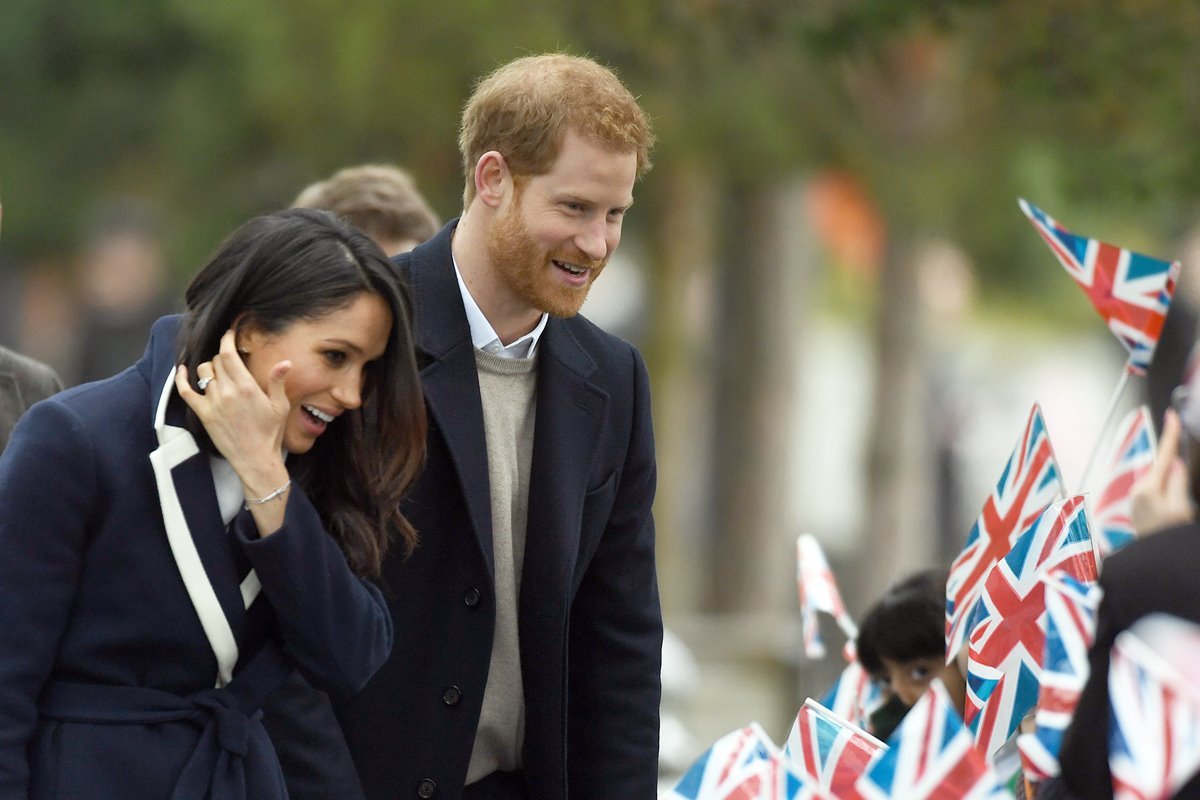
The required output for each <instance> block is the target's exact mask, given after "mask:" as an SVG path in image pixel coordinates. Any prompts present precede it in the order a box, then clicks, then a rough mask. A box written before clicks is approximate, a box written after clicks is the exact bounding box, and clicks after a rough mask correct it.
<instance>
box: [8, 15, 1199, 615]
mask: <svg viewBox="0 0 1200 800" xmlns="http://www.w3.org/2000/svg"><path fill="white" fill-rule="evenodd" d="M1198 31H1200V6H1196V5H1195V4H1189V3H1180V2H1177V0H1062V1H1061V2H1057V3H1052V4H1044V3H1036V2H1033V0H931V2H926V3H910V2H903V0H812V1H811V2H805V3H796V2H794V0H792V1H790V2H789V1H787V0H736V1H735V0H652V1H651V2H645V1H644V0H614V2H612V3H609V4H606V5H597V4H584V3H569V4H565V5H563V4H556V3H550V2H548V1H547V0H525V1H524V2H517V3H509V4H495V3H490V2H485V1H484V0H451V1H450V2H447V3H442V4H428V3H424V4H423V3H402V4H397V3H394V2H386V1H385V0H374V1H369V2H361V3H352V4H341V5H338V4H330V3H327V2H323V1H322V0H293V1H292V2H287V3H284V2H282V0H266V1H265V2H262V3H255V4H245V3H241V2H236V1H235V0H210V2H207V3H195V2H191V1H190V0H119V2H118V0H87V1H86V2H85V1H84V0H8V2H6V4H5V11H4V23H3V24H2V25H0V165H3V174H2V175H0V180H2V181H3V184H2V186H0V188H2V189H3V196H4V198H5V200H6V205H7V210H8V212H9V213H8V215H7V221H8V225H7V226H6V236H5V241H4V249H5V251H6V252H7V253H9V254H11V255H14V256H16V257H17V258H18V259H26V258H30V257H32V256H34V255H38V254H43V253H45V252H49V251H54V250H62V249H63V248H65V247H68V246H69V244H70V241H71V233H72V231H73V230H74V226H75V224H76V222H77V220H78V218H79V216H80V214H81V211H82V209H84V208H85V207H86V206H87V205H89V204H90V202H91V200H92V199H93V198H95V197H96V196H97V195H100V194H103V193H108V192H112V191H119V192H122V193H126V194H142V195H146V196H149V197H150V198H151V199H156V200H159V201H161V202H162V203H163V204H164V205H165V206H166V208H167V209H168V211H169V217H170V219H171V225H170V230H169V233H170V239H171V241H172V242H173V243H174V247H173V254H174V259H173V263H174V265H175V268H176V269H177V270H178V271H179V273H180V274H190V273H191V272H192V271H193V270H194V269H195V267H196V265H197V264H199V262H200V260H201V259H202V258H203V257H204V255H205V253H207V252H208V251H209V250H211V249H212V248H213V246H214V245H215V243H216V241H217V240H218V238H219V237H220V236H221V235H222V234H223V233H224V232H226V231H227V230H229V229H230V228H232V227H233V226H234V225H235V224H236V223H237V222H239V221H240V220H242V219H244V218H245V217H246V216H248V215H250V214H252V213H256V212H258V211H262V210H265V209H268V208H273V207H278V206H281V205H284V204H286V203H287V202H289V201H290V200H291V199H292V197H293V196H294V194H295V192H296V191H297V190H298V189H299V188H300V187H301V186H303V185H304V184H306V183H307V182H309V181H310V180H313V179H315V178H317V177H320V176H322V175H326V174H328V173H330V172H332V171H333V170H334V169H336V168H338V167H341V166H344V165H346V164H349V163H354V162H359V161H366V160H386V161H397V162H400V163H402V164H405V165H407V166H409V167H410V168H412V169H413V170H414V172H415V173H416V175H417V177H418V179H419V181H420V183H421V186H422V188H423V189H424V190H425V191H427V192H428V193H429V195H430V197H431V199H432V200H433V202H434V204H435V206H436V207H437V208H438V209H439V211H440V212H441V213H443V214H444V215H446V216H450V215H452V214H453V213H455V210H456V209H457V208H458V207H459V205H458V204H459V203H460V192H461V187H462V177H461V165H460V164H459V163H458V157H457V153H456V148H455V147H454V133H455V130H456V126H457V117H458V109H459V107H460V104H461V103H462V101H463V100H464V98H465V97H466V96H467V94H468V92H469V89H470V85H471V82H472V81H473V80H474V79H475V78H476V77H477V76H479V75H480V74H482V73H484V72H486V71H487V70H488V69H489V68H491V67H493V66H494V65H497V64H499V63H501V62H503V61H506V60H508V59H510V58H512V57H514V56H516V55H520V54H523V53H526V52H537V51H542V50H551V49H565V50H570V51H574V52H583V53H589V54H591V55H594V56H595V57H597V58H598V59H599V60H601V61H604V62H606V63H610V64H612V65H614V66H615V67H617V68H618V70H619V71H620V72H621V74H622V75H623V76H624V77H625V78H626V79H627V81H628V82H629V84H630V85H631V86H633V87H634V88H635V89H636V90H637V91H639V92H641V94H642V97H643V101H644V103H645V105H646V106H647V108H648V109H649V110H650V112H651V114H652V116H653V117H654V119H655V122H656V127H657V130H658V133H659V136H660V146H659V148H658V150H657V155H656V160H657V162H658V167H657V169H656V171H655V172H654V173H653V174H652V176H651V179H650V180H649V181H648V182H647V183H646V184H645V185H644V186H643V187H640V189H639V198H638V208H637V210H636V212H635V214H633V215H632V216H631V218H630V222H629V232H628V234H627V235H629V236H630V237H631V238H640V239H641V240H642V241H643V242H644V243H645V244H646V248H645V251H646V253H647V254H648V259H647V261H648V264H647V266H648V273H649V274H650V277H651V281H650V285H651V287H652V292H653V295H654V296H653V299H652V303H651V306H650V307H651V308H653V309H654V319H653V320H652V323H651V325H652V327H651V336H650V341H649V342H648V343H647V348H646V350H647V355H648V357H649V359H650V362H651V367H652V370H653V372H654V375H655V381H656V408H657V409H658V420H657V421H658V423H659V425H658V428H659V435H660V451H661V455H662V470H661V472H662V478H663V492H662V494H661V497H662V500H661V501H660V506H659V508H660V522H661V527H662V529H663V546H664V549H665V551H669V552H670V553H674V554H676V555H678V554H680V553H685V552H687V553H690V555H691V556H692V558H693V559H694V566H693V565H689V566H685V567H682V568H677V567H675V566H673V565H674V564H675V563H679V562H676V561H675V560H674V556H672V557H671V558H664V569H665V570H675V569H678V572H677V573H676V574H674V575H671V576H669V578H668V577H666V576H665V577H664V586H667V585H668V584H669V585H670V586H680V585H684V584H686V585H687V586H688V588H687V589H686V590H675V589H671V588H668V589H667V591H669V592H674V591H678V592H679V593H678V595H677V596H675V597H673V598H672V597H668V600H669V602H671V603H673V604H675V605H676V606H677V607H681V608H692V607H695V606H696V605H698V604H700V603H702V602H703V603H706V604H707V605H708V606H709V607H711V608H720V609H723V610H746V609H752V608H757V607H759V606H760V605H761V603H763V602H767V603H781V602H782V600H778V599H775V598H782V597H785V596H790V595H783V594H781V592H780V589H779V587H780V586H781V585H782V584H783V583H786V582H787V573H788V572H789V566H788V564H789V562H790V559H789V558H785V557H783V554H782V552H781V550H780V548H781V547H783V546H785V544H786V542H788V541H790V540H791V538H792V537H793V536H794V534H795V533H796V531H789V530H783V529H782V527H783V521H784V520H785V518H786V517H785V513H784V509H783V504H782V502H781V500H782V497H783V495H786V493H787V492H788V485H787V476H788V474H789V473H788V471H787V468H786V467H787V465H786V464H785V463H781V459H785V458H786V456H785V455H783V454H781V450H780V447H779V445H780V442H781V441H783V440H784V439H786V437H787V424H788V423H787V418H789V417H790V416H791V415H792V414H794V411H795V409H794V408H793V407H792V406H791V404H790V403H789V402H788V398H789V397H790V396H791V394H790V381H791V373H792V370H793V367H794V365H795V364H796V363H797V353H796V342H797V341H798V340H799V338H800V337H802V336H803V335H804V331H805V323H806V319H807V317H808V314H807V312H806V309H807V307H808V306H809V305H811V304H812V303H814V302H816V300H817V292H818V290H819V286H818V284H817V281H816V276H817V270H818V268H819V267H820V266H821V264H820V263H818V262H817V261H815V260H814V258H813V256H812V254H811V250H810V248H809V246H808V244H806V243H805V242H803V241H798V239H803V236H802V235H801V234H803V230H802V228H803V224H802V223H803V219H802V218H801V216H800V214H799V212H798V211H797V212H792V211H790V210H788V209H790V208H791V206H790V205H789V206H786V207H785V206H784V205H783V204H784V203H788V202H791V201H788V200H787V199H786V198H789V197H794V191H795V181H797V180H801V181H803V180H804V178H805V176H807V175H811V174H815V172H816V171H817V170H818V169H824V168H826V167H833V168H837V169H839V170H841V171H842V172H844V173H846V174H849V175H852V176H855V177H856V179H857V180H858V181H859V182H860V183H861V184H862V185H863V186H864V187H865V189H866V193H867V194H868V195H869V196H870V197H871V198H872V199H873V200H874V202H875V204H876V205H877V206H878V208H879V209H880V210H881V213H882V215H883V217H884V219H885V220H886V227H887V231H888V243H887V247H886V250H885V252H886V257H885V258H884V263H883V265H882V270H881V272H880V274H879V279H878V285H877V286H876V287H875V292H874V296H873V297H870V298H866V299H865V300H864V304H866V305H870V307H871V308H872V309H873V313H874V314H875V325H876V341H877V343H878V351H879V360H878V365H879V371H878V375H877V381H876V386H875V391H876V397H877V399H876V408H875V412H874V415H873V420H872V421H873V422H874V424H876V425H877V427H876V429H875V432H874V434H873V437H872V441H873V444H872V450H871V454H870V456H869V458H868V463H869V464H870V470H871V475H872V476H873V477H872V487H873V489H872V497H871V498H870V499H869V501H868V502H869V505H870V507H871V509H872V510H871V511H870V512H869V515H868V519H869V522H868V523H867V526H866V527H867V532H868V534H869V535H870V536H871V537H873V538H872V540H871V541H872V544H871V547H872V550H871V552H872V555H871V557H870V558H871V560H872V562H873V563H875V564H877V565H878V569H877V570H876V573H875V575H874V577H872V578H870V579H869V581H870V582H868V583H867V584H866V585H867V586H874V585H875V583H876V582H877V581H878V580H881V579H882V575H881V573H880V572H879V570H883V569H894V568H897V562H895V561H893V560H891V559H890V558H889V554H891V553H894V552H895V550H894V548H895V547H902V546H903V545H902V544H900V543H903V542H905V541H908V539H907V538H906V537H908V536H909V534H905V535H901V536H898V538H893V539H889V538H888V537H889V536H891V535H892V533H893V531H894V530H895V528H896V526H897V525H898V524H903V523H898V522H897V521H896V520H897V517H896V515H897V514H899V513H901V512H900V511H898V506H897V505H896V504H895V503H896V501H893V500H887V499H886V498H889V497H892V498H908V499H907V500H906V501H905V502H907V503H912V502H914V500H913V494H914V493H919V491H920V489H919V488H917V487H915V486H914V485H910V484H908V483H906V481H907V480H908V477H906V476H908V475H909V471H910V470H914V469H920V468H921V467H920V464H919V462H920V458H919V456H915V455H914V452H915V451H914V448H916V449H918V450H919V448H920V446H921V445H920V441H919V440H920V433H921V427H920V426H921V425H922V424H923V423H922V422H921V420H920V416H919V406H920V405H921V400H920V396H921V378H920V374H919V364H920V347H921V342H922V336H923V334H922V331H921V328H920V317H919V314H918V313H917V310H918V309H919V303H918V302H917V301H916V299H915V297H914V295H913V292H914V291H915V285H916V281H915V270H916V269H917V266H916V257H915V255H914V254H915V253H917V252H919V251H920V249H921V244H922V243H923V242H924V241H926V240H927V239H929V238H935V237H937V238H942V237H944V238H950V239H952V240H955V241H957V242H959V243H960V244H961V245H962V246H963V247H964V248H965V249H966V250H967V252H969V253H970V254H971V255H972V256H973V258H974V261H975V263H976V265H977V266H978V269H979V270H980V273H981V279H982V280H981V283H982V288H983V291H984V292H985V295H986V296H988V297H989V298H992V302H997V301H996V300H995V298H1007V299H1006V300H1005V301H1004V302H1007V303H1008V305H1009V306H1012V305H1015V304H1019V305H1020V306H1022V307H1033V306H1038V305H1039V304H1041V307H1043V308H1053V309H1054V311H1055V314H1056V315H1057V316H1067V317H1074V318H1077V319H1087V320H1088V322H1089V324H1093V323H1092V322H1091V318H1090V314H1091V312H1090V309H1088V308H1087V306H1086V304H1085V301H1082V299H1081V298H1078V297H1076V296H1075V295H1073V294H1071V293H1072V292H1074V289H1073V288H1072V287H1070V286H1069V285H1068V284H1067V282H1066V281H1063V280H1062V279H1061V276H1060V275H1058V274H1056V273H1055V271H1054V269H1053V268H1052V267H1051V265H1049V264H1048V260H1047V257H1046V254H1045V252H1044V247H1043V245H1042V244H1041V242H1040V241H1038V239H1037V237H1036V236H1033V235H1031V233H1030V231H1029V230H1028V228H1027V224H1026V223H1025V222H1024V220H1023V219H1022V218H1021V217H1020V215H1019V213H1018V212H1017V211H1016V208H1015V203H1014V199H1015V197H1016V196H1018V195H1029V196H1030V198H1031V199H1033V200H1035V201H1036V202H1039V204H1041V205H1043V206H1044V207H1046V208H1047V209H1048V210H1049V211H1050V212H1051V213H1054V214H1056V215H1059V216H1061V217H1063V218H1064V219H1066V220H1068V221H1070V223H1071V224H1072V225H1073V226H1074V227H1075V228H1076V229H1078V230H1080V231H1081V232H1093V231H1094V232H1097V233H1098V232H1100V231H1112V232H1113V235H1112V236H1111V237H1110V238H1111V239H1112V240H1119V241H1121V242H1122V243H1128V244H1130V245H1131V246H1136V247H1138V248H1139V249H1143V250H1145V251H1146V252H1151V253H1161V252H1162V251H1163V245H1162V242H1164V241H1166V239H1167V237H1168V236H1170V235H1173V234H1177V233H1178V232H1180V231H1181V230H1183V229H1184V227H1185V226H1186V225H1187V224H1188V223H1189V222H1190V221H1191V220H1192V219H1194V217H1195V216H1196V212H1197V200H1196V192H1195V188H1194V182H1193V180H1192V175H1191V173H1192V171H1193V165H1194V164H1196V163H1197V162H1198V158H1197V156H1200V153H1198V152H1197V150H1198V149H1200V139H1198V138H1197V137H1196V136H1195V131H1196V130H1197V123H1200V90H1197V88H1196V86H1195V84H1194V81H1191V80H1190V76H1191V75H1192V74H1195V72H1196V67H1197V66H1200V64H1198V63H1197V62H1198V60H1200V51H1197V50H1196V49H1195V48H1193V47H1192V46H1191V42H1192V40H1193V39H1194V37H1195V34H1196V33H1197V32H1198ZM798 176H799V177H798ZM781 213H782V214H783V215H784V216H783V218H782V220H780V219H779V215H780V214H781ZM792 214H794V216H789V215H792ZM771 217H775V218H776V220H777V221H776V222H774V223H769V224H768V222H767V221H768V220H769V219H770V218H771ZM780 226H782V228H783V230H782V231H780V230H778V228H780ZM781 259H782V261H781ZM789 270H792V271H794V272H795V273H796V274H795V275H790V274H789ZM789 292H790V293H793V294H794V295H796V296H794V297H790V298H789V297H785V296H784V295H785V294H786V293H789ZM1064 296H1070V297H1071V298H1072V299H1071V301H1070V302H1063V303H1059V298H1061V297H1064ZM760 303H775V305H771V306H770V310H763V313H758V312H759V311H760V308H759V305H758V304H760ZM679 408H687V409H690V410H689V411H687V413H685V414H682V415H681V416H680V417H678V418H676V417H671V418H668V417H667V416H666V415H665V414H666V413H671V414H673V413H675V410H676V409H679ZM914 409H918V410H914ZM710 419H711V420H712V421H713V424H714V426H715V430H714V431H713V433H712V435H711V437H708V438H707V439H705V437H701V436H698V435H697V431H700V430H702V429H703V426H704V424H705V422H706V421H707V420H710ZM814 457H818V458H819V457H820V454H814ZM914 458H915V459H916V460H914ZM714 476H716V478H717V480H716V482H717V483H719V484H720V488H719V489H718V490H716V491H714V492H713V493H712V494H711V496H710V497H708V498H707V499H706V500H705V501H703V502H701V501H700V500H699V499H697V498H696V497H695V496H694V495H693V494H692V492H694V491H696V488H695V487H708V486H711V485H713V479H714ZM687 487H692V488H691V489H688V488H687ZM919 501H920V498H917V499H916V502H919ZM915 519H916V518H913V520H914V521H913V522H911V523H910V524H912V525H915V526H916V527H918V528H919V523H918V522H915ZM918 535H919V532H914V533H912V534H911V536H918ZM698 542H703V545H700V544H698ZM889 548H893V549H889ZM664 554H666V552H665V553H664ZM668 561H669V562H670V564H671V566H668ZM764 561H765V562H767V563H764ZM764 571H767V572H768V573H769V574H764ZM876 588H877V587H876ZM871 591H873V590H871V589H869V590H867V592H868V594H869V593H870V592H871ZM852 597H853V595H852ZM702 598H703V600H702ZM764 598H767V599H764Z"/></svg>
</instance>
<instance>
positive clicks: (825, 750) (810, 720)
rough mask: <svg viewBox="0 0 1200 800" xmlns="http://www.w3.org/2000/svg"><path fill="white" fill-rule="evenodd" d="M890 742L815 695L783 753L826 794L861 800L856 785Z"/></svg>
mask: <svg viewBox="0 0 1200 800" xmlns="http://www.w3.org/2000/svg"><path fill="white" fill-rule="evenodd" d="M886 749H887V745H885V744H884V743H883V742H881V741H879V740H878V739H876V738H875V737H874V736H872V735H871V734H869V733H867V732H866V731H864V730H863V729H862V728H859V727H858V726H856V725H853V724H851V723H850V722H847V721H846V720H844V719H842V718H841V717H839V716H838V715H837V714H834V713H833V712H832V711H830V710H829V709H827V708H825V707H824V706H822V705H821V704H820V703H818V702H816V701H815V700H813V699H812V698H809V699H807V700H805V701H804V705H803V706H802V707H801V708H800V712H799V713H798V714H797V715H796V721H795V722H794V723H793V724H792V730H791V733H790V734H789V735H788V740H787V744H786V745H784V748H783V752H784V754H785V755H786V756H787V757H788V758H789V759H790V760H791V762H792V763H793V764H794V765H795V766H796V768H797V770H798V771H799V772H800V773H801V774H802V775H804V777H805V780H806V781H807V782H808V783H809V785H811V786H812V788H813V790H814V791H815V792H817V793H818V794H819V795H821V796H822V797H834V798H838V800H857V798H858V792H857V791H856V790H855V789H854V784H855V782H856V781H857V780H858V776H859V775H861V774H862V772H863V770H865V769H866V768H867V765H868V764H870V763H871V761H872V759H874V758H875V757H876V756H878V755H879V754H880V753H882V752H883V751H884V750H886Z"/></svg>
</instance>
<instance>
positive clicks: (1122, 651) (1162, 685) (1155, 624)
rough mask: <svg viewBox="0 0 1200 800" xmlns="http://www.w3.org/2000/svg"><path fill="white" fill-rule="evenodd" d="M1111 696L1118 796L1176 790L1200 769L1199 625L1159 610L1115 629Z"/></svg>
mask: <svg viewBox="0 0 1200 800" xmlns="http://www.w3.org/2000/svg"><path fill="white" fill-rule="evenodd" d="M1108 697H1109V713H1110V716H1109V731H1108V766H1109V770H1110V771H1111V773H1112V781H1113V797H1114V799H1115V800H1148V799H1149V798H1154V799H1155V800H1157V798H1166V797H1171V796H1174V795H1175V794H1176V793H1177V792H1178V791H1179V789H1181V788H1182V787H1183V785H1184V784H1185V783H1187V782H1188V781H1189V780H1191V779H1192V777H1193V776H1195V775H1196V773H1197V770H1200V626H1197V625H1195V624H1194V623H1191V622H1187V621H1185V620H1182V619H1179V618H1178V617H1171V616H1167V615H1165V614H1155V615H1151V616H1149V617H1143V618H1142V619H1141V620H1139V621H1138V622H1136V623H1134V624H1133V626H1131V627H1130V628H1129V629H1128V630H1125V631H1122V632H1121V633H1119V634H1117V638H1116V641H1115V642H1114V643H1113V649H1112V660H1111V661H1110V662H1109V670H1108Z"/></svg>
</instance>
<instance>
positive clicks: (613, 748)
mask: <svg viewBox="0 0 1200 800" xmlns="http://www.w3.org/2000/svg"><path fill="white" fill-rule="evenodd" d="M630 351H631V353H632V369H633V399H632V401H633V408H634V412H633V424H632V426H631V436H630V442H629V448H628V451H627V454H626V459H625V464H624V466H623V467H622V469H621V473H620V477H619V483H618V486H617V492H616V498H615V500H614V502H613V505H612V511H611V513H610V516H609V519H608V523H607V525H606V527H605V529H604V533H603V536H602V537H601V540H600V543H599V544H598V545H597V548H596V552H595V554H594V555H593V557H592V559H591V561H590V563H589V564H588V567H587V572H586V573H585V575H584V576H583V579H582V581H581V583H580V586H579V590H578V592H577V593H576V595H575V601H574V603H573V605H572V608H571V620H570V661H569V676H568V681H569V691H568V701H567V702H568V711H567V719H568V753H567V773H568V786H569V791H570V793H571V797H572V800H576V799H577V798H598V799H599V798H613V797H624V798H654V797H655V796H656V794H657V778H658V736H659V701H660V697H661V693H662V689H661V675H660V670H661V664H662V637H663V629H662V611H661V608H660V605H659V598H658V579H657V576H656V570H655V562H654V520H653V517H652V516H651V506H652V504H653V502H654V491H655V481H656V472H655V462H654V434H653V430H652V427H651V421H650V386H649V377H648V375H647V374H646V367H645V364H644V363H643V362H642V360H641V357H640V356H639V355H638V354H637V351H636V350H633V349H632V348H631V349H630Z"/></svg>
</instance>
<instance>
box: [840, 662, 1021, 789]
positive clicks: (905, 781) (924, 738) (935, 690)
mask: <svg viewBox="0 0 1200 800" xmlns="http://www.w3.org/2000/svg"><path fill="white" fill-rule="evenodd" d="M858 792H859V794H860V795H861V796H862V797H864V798H866V799H867V800H891V798H898V799H899V800H964V799H965V800H979V799H980V798H989V799H990V798H1007V797H1011V796H1012V795H1010V794H1009V793H1008V792H1007V791H1006V790H1005V789H1004V788H1003V787H1002V786H1000V784H999V782H998V780H997V778H996V775H995V773H994V772H993V771H992V769H991V768H990V767H989V766H988V764H987V762H986V761H984V759H983V757H982V756H980V755H979V753H977V752H976V751H975V749H974V747H973V746H972V739H971V734H970V732H969V731H968V730H967V729H966V728H964V727H963V724H962V721H961V720H960V719H959V717H958V712H957V711H955V710H954V706H953V704H952V703H951V702H950V696H949V695H948V694H947V693H946V687H945V686H944V685H942V682H941V681H940V680H936V679H935V680H934V681H933V682H932V683H931V684H930V685H929V691H927V692H925V694H923V695H921V699H920V700H918V701H917V704H916V705H914V706H913V707H912V709H911V710H909V712H908V713H907V714H905V715H904V719H903V720H901V722H900V726H899V727H898V728H896V730H895V731H893V732H892V735H891V738H889V739H888V749H887V751H886V752H884V753H883V755H881V756H880V757H879V758H878V759H876V760H875V762H874V763H873V764H871V766H870V767H869V768H868V769H867V771H866V772H865V773H863V776H862V778H860V779H859V781H858Z"/></svg>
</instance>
